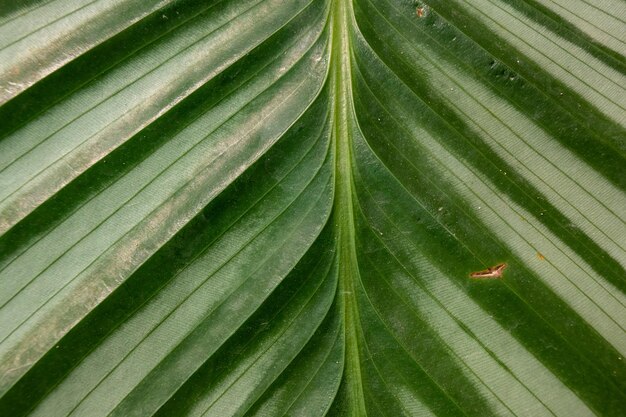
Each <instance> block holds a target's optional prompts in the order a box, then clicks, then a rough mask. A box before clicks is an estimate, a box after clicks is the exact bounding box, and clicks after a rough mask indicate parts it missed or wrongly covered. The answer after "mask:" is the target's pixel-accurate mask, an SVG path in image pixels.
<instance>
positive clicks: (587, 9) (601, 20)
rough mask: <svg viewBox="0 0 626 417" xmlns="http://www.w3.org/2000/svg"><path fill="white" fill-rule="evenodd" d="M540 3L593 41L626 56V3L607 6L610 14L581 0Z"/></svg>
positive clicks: (617, 2)
mask: <svg viewBox="0 0 626 417" xmlns="http://www.w3.org/2000/svg"><path fill="white" fill-rule="evenodd" d="M539 3H541V4H542V5H543V6H545V7H546V8H548V9H550V10H552V11H553V12H555V13H556V14H558V15H559V17H561V18H563V19H564V20H566V21H567V22H569V23H571V24H572V25H574V26H575V27H577V28H578V29H580V30H581V31H582V32H583V33H586V34H587V35H589V36H590V37H591V38H592V39H594V40H596V41H598V42H600V43H602V44H603V45H606V46H607V47H609V48H611V49H613V50H614V51H616V52H618V53H620V54H622V55H626V42H625V41H624V39H625V38H624V33H625V31H626V22H625V21H624V19H626V2H624V1H613V2H611V3H610V4H608V5H606V6H608V8H607V10H610V11H611V12H610V13H607V12H606V11H604V10H602V9H599V8H597V7H595V5H593V4H589V3H586V2H584V1H581V0H539Z"/></svg>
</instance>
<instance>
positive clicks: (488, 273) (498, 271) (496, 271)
mask: <svg viewBox="0 0 626 417" xmlns="http://www.w3.org/2000/svg"><path fill="white" fill-rule="evenodd" d="M506 267H507V264H505V263H501V264H498V265H495V266H492V267H490V268H487V269H484V270H482V271H476V272H472V273H471V274H470V278H502V273H503V272H504V269H505V268H506Z"/></svg>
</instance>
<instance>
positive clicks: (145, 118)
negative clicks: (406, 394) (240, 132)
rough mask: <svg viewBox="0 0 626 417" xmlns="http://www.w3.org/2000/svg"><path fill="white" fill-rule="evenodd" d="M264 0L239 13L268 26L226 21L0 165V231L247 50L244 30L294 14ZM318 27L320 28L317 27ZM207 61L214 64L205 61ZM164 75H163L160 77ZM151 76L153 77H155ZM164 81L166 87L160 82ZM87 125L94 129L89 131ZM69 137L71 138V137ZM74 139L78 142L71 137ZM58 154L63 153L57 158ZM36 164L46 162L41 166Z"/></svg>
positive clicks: (282, 21)
mask: <svg viewBox="0 0 626 417" xmlns="http://www.w3.org/2000/svg"><path fill="white" fill-rule="evenodd" d="M268 1H270V3H269V4H263V5H260V6H258V7H257V8H255V9H252V10H249V11H247V12H245V13H244V14H243V15H242V16H241V17H240V18H241V19H245V18H246V17H249V16H250V13H253V12H254V14H255V15H256V16H257V19H260V18H261V16H266V17H267V19H268V20H267V21H266V23H267V27H268V28H269V29H268V30H265V31H261V33H257V32H256V30H255V27H246V30H244V32H243V33H242V32H241V29H240V26H239V25H236V24H235V22H233V21H229V22H228V23H227V24H226V25H225V27H224V29H223V30H221V31H219V32H218V33H216V35H215V36H209V35H206V36H204V37H203V38H202V42H197V43H194V44H192V45H190V46H189V47H187V48H186V51H185V52H184V53H183V54H178V55H176V60H174V61H171V62H166V63H165V64H164V65H163V66H162V67H160V68H159V70H158V71H155V70H153V71H151V72H150V73H149V76H147V77H140V79H139V80H137V84H136V85H135V86H134V87H133V88H132V89H131V90H129V91H125V92H124V94H120V95H119V96H117V97H112V98H111V100H112V101H110V102H109V101H106V102H103V103H101V104H100V105H99V106H98V108H97V109H95V110H94V112H93V113H92V112H89V113H87V115H88V116H86V117H85V118H81V120H80V122H77V123H72V124H71V125H70V126H69V127H68V128H69V129H73V130H74V131H75V133H74V135H71V136H69V138H70V139H69V140H68V139H67V138H68V133H69V132H68V131H64V130H61V131H59V132H57V133H55V135H54V136H58V138H59V139H58V140H54V139H53V138H54V136H52V137H51V138H50V139H49V140H46V141H45V142H43V144H44V146H41V147H38V148H36V151H31V152H29V153H28V154H27V155H26V156H25V157H24V158H21V159H20V160H18V161H17V162H16V163H13V164H11V165H9V166H8V167H7V168H6V169H5V170H3V171H2V172H1V173H0V182H4V183H5V185H6V186H5V187H3V192H0V198H5V200H4V201H3V202H2V203H0V212H3V214H4V216H3V219H4V220H3V221H2V222H0V233H1V232H2V231H3V228H6V229H8V228H10V227H11V226H12V225H13V224H15V223H16V222H17V221H19V220H21V218H23V217H24V216H25V215H26V214H28V213H29V212H30V211H32V210H33V209H34V208H35V207H36V206H37V205H38V204H40V203H41V202H43V201H45V199H47V198H48V197H49V196H50V195H51V194H52V193H54V192H55V191H57V190H58V189H60V188H62V187H63V186H64V185H66V184H67V183H68V182H69V181H71V180H72V179H73V178H75V177H76V176H78V175H79V174H80V173H82V172H83V171H84V170H86V169H87V168H88V167H89V166H91V165H93V164H94V163H95V162H96V161H98V160H100V159H101V158H102V157H104V156H105V155H107V154H108V153H109V152H110V151H111V150H112V149H114V148H116V147H117V146H119V145H121V143H123V142H124V141H125V140H127V139H128V138H130V137H132V135H133V134H135V133H137V131H139V130H140V129H141V128H143V127H145V126H146V125H147V124H149V123H151V122H152V121H154V120H155V119H156V118H157V117H159V116H160V115H162V114H163V113H165V112H166V111H167V110H168V109H170V108H171V107H173V106H174V105H175V104H177V103H178V102H180V101H181V100H182V99H183V98H185V97H186V96H188V95H189V94H191V93H192V92H193V91H195V90H196V89H197V88H199V87H200V86H201V85H202V84H204V83H205V82H207V81H208V80H209V79H210V78H212V77H214V76H215V75H217V74H219V73H220V72H222V71H223V70H224V69H226V68H227V67H228V66H230V65H232V63H234V62H235V61H236V60H237V59H239V58H240V57H241V56H243V55H245V54H246V53H248V52H249V51H250V50H251V49H252V48H254V47H255V46H256V45H257V44H256V43H253V42H249V39H248V37H249V36H253V37H254V38H255V41H256V42H258V43H261V42H262V41H263V40H265V39H267V37H269V36H271V35H272V34H273V33H275V32H276V31H278V30H280V28H282V27H284V25H286V24H287V23H288V22H289V21H291V20H292V19H293V18H294V16H293V15H289V16H285V15H284V14H276V13H273V12H270V10H272V8H271V6H272V4H273V3H271V1H272V0H268ZM274 1H279V0H274ZM301 3H305V2H304V1H302V2H301ZM309 4H310V1H309V2H308V3H305V4H300V5H299V6H301V9H299V10H296V12H300V11H301V10H303V9H304V8H306V6H308V5H309ZM296 15H297V13H296ZM270 23H271V24H270ZM277 24H278V27H276V25H277ZM318 30H320V31H321V27H320V28H318ZM317 34H318V33H317V32H316V31H309V32H308V33H307V35H310V36H309V37H310V38H311V37H315V36H316V35H317ZM213 45H214V47H212V46H213ZM232 50H237V51H238V53H236V54H233V53H232ZM181 62H184V66H185V70H184V71H181V69H180V68H179V66H180V63H181ZM211 62H213V63H216V64H215V65H210V63H211ZM164 75H165V76H166V77H165V79H163V78H162V77H163V76H164ZM157 78H158V80H159V81H158V82H157V81H155V79H157ZM164 86H166V88H163V87H164ZM138 92H140V93H139V94H138ZM129 94H130V95H133V98H132V99H130V100H129V98H128V97H127V96H128V95H129ZM110 106H113V107H114V108H115V109H116V112H114V113H110V112H108V111H107V115H106V117H104V119H103V120H104V121H105V122H104V126H102V125H101V123H102V121H101V122H100V124H94V125H91V123H89V122H90V121H91V119H93V118H94V117H95V118H96V119H98V120H100V119H101V117H100V116H102V115H101V113H102V112H103V111H105V110H107V109H109V108H110ZM109 123H110V124H109ZM85 125H88V126H90V127H89V128H88V130H87V131H86V132H85V131H84V130H83V129H85V128H86V126H85ZM90 130H91V131H92V132H93V131H94V130H95V132H93V133H92V134H91V135H90ZM72 137H73V138H74V139H71V138H72ZM85 137H86V139H85ZM59 140H63V142H61V143H63V144H64V145H65V146H60V144H59ZM77 141H79V143H78V144H76V143H75V142H77ZM7 146H8V145H7ZM64 148H68V149H64ZM72 148H73V149H72ZM60 155H64V156H62V157H61V159H58V158H59V157H60ZM55 159H57V161H56V162H54V160H55ZM42 164H44V166H45V165H46V164H51V165H48V167H47V168H42V167H41V165H42ZM33 167H34V168H33ZM40 174H43V175H40ZM7 194H8V198H7Z"/></svg>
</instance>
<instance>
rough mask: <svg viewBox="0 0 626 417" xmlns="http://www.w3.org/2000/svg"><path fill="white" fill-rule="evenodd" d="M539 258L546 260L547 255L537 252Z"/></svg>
mask: <svg viewBox="0 0 626 417" xmlns="http://www.w3.org/2000/svg"><path fill="white" fill-rule="evenodd" d="M537 259H539V260H540V261H545V260H546V257H545V256H543V255H542V254H541V252H537Z"/></svg>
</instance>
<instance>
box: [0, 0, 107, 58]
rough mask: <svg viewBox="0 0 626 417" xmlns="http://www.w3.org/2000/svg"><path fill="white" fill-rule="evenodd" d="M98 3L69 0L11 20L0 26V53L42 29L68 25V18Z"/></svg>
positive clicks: (89, 0)
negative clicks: (60, 22) (25, 16)
mask: <svg viewBox="0 0 626 417" xmlns="http://www.w3.org/2000/svg"><path fill="white" fill-rule="evenodd" d="M99 1H101V0H88V1H87V2H85V1H84V0H69V1H65V2H56V3H54V4H52V5H49V6H48V7H41V8H39V7H38V8H37V10H36V11H32V12H27V13H26V14H28V17H27V18H22V19H19V20H18V19H13V20H11V21H9V22H6V23H5V24H3V25H0V52H1V50H2V49H4V48H7V47H9V46H11V45H13V44H14V43H16V42H18V41H20V40H22V39H24V38H26V37H29V36H34V35H36V34H37V33H38V32H41V31H42V29H44V28H47V27H49V26H52V25H54V24H55V23H57V22H59V21H61V20H65V22H64V23H65V24H67V23H69V22H68V21H70V20H71V19H67V18H68V17H69V16H72V15H73V14H75V13H76V12H78V11H80V10H83V9H86V8H87V7H89V6H91V5H92V4H94V3H97V2H99ZM50 6H52V7H50ZM118 7H119V5H118ZM92 9H93V8H92ZM92 13H93V11H92ZM57 26H58V25H57Z"/></svg>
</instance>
